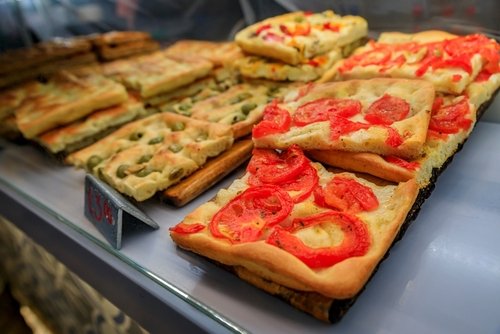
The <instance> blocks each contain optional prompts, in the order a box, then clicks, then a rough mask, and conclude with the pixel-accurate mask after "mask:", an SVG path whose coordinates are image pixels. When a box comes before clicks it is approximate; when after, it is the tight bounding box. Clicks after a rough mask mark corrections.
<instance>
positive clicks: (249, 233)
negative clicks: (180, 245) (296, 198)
mask: <svg viewBox="0 0 500 334" xmlns="http://www.w3.org/2000/svg"><path fill="white" fill-rule="evenodd" d="M292 207H293V202H292V199H291V198H290V196H289V195H288V194H287V193H286V192H285V191H283V190H281V189H280V188H279V187H277V186H274V185H263V186H257V187H250V188H248V189H247V190H245V191H244V192H242V193H241V194H239V195H238V196H236V197H235V198H234V199H233V200H231V201H230V202H229V203H227V204H226V205H225V206H224V207H223V208H221V209H220V210H219V211H218V212H217V213H216V214H215V215H214V217H213V218H212V221H211V222H210V224H209V229H210V232H211V233H212V235H213V236H214V237H216V238H224V239H227V240H229V241H230V242H231V243H243V242H252V241H256V240H258V239H259V238H260V237H261V236H262V233H263V232H264V229H265V228H267V227H271V226H274V225H276V224H278V223H280V222H281V221H283V220H284V219H285V218H286V217H288V215H289V214H290V212H291V211H292Z"/></svg>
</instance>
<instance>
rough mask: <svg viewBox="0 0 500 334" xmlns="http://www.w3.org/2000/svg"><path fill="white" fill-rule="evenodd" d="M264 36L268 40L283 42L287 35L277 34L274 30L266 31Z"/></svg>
mask: <svg viewBox="0 0 500 334" xmlns="http://www.w3.org/2000/svg"><path fill="white" fill-rule="evenodd" d="M262 38H263V39H264V40H265V41H267V42H277V43H281V42H283V41H284V40H285V37H283V36H280V35H278V34H275V33H273V32H272V31H270V32H268V33H266V34H265V35H264V37H262Z"/></svg>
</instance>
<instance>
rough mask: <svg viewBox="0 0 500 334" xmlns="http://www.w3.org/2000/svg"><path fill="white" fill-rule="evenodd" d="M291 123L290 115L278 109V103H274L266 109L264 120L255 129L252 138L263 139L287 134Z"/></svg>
mask: <svg viewBox="0 0 500 334" xmlns="http://www.w3.org/2000/svg"><path fill="white" fill-rule="evenodd" d="M291 123H292V117H291V116H290V113H288V111H286V110H284V109H281V108H280V107H278V102H276V101H274V102H271V103H270V104H268V105H267V106H266V108H265V109H264V118H263V120H262V121H261V122H260V123H258V124H257V125H255V126H254V127H253V129H252V136H253V137H255V138H261V137H264V136H267V135H270V134H275V133H283V132H287V131H288V129H290V125H291Z"/></svg>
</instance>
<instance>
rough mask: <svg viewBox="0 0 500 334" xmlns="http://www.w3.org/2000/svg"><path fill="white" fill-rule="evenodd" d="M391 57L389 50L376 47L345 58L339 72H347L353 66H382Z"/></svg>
mask: <svg viewBox="0 0 500 334" xmlns="http://www.w3.org/2000/svg"><path fill="white" fill-rule="evenodd" d="M391 56H392V52H391V50H389V48H381V47H380V48H379V47H377V48H376V49H374V50H370V51H366V52H363V53H361V54H358V55H354V56H351V57H349V58H347V59H346V60H345V61H344V63H343V64H342V66H341V67H340V68H339V72H340V73H343V72H345V71H349V70H351V69H352V68H354V67H355V66H369V65H383V64H385V63H386V62H388V61H389V60H390V59H391Z"/></svg>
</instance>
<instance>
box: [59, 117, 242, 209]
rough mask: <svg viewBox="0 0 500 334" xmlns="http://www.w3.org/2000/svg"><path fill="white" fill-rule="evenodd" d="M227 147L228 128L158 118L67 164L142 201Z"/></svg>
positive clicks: (114, 135) (124, 130)
mask: <svg viewBox="0 0 500 334" xmlns="http://www.w3.org/2000/svg"><path fill="white" fill-rule="evenodd" d="M232 143H233V135H232V131H231V128H230V127H229V126H226V125H222V124H213V123H207V122H202V121H198V120H194V119H191V118H188V117H185V116H181V115H176V114H173V113H161V114H155V115H152V116H149V117H146V118H144V119H142V120H138V121H135V122H132V123H129V124H127V125H125V126H123V127H121V128H120V129H119V130H117V131H115V132H114V133H112V134H110V135H109V136H107V137H105V138H103V139H102V140H100V141H98V142H96V143H94V144H93V145H91V146H88V147H86V148H84V149H83V150H80V151H78V152H75V153H73V154H71V155H69V156H68V157H67V159H66V161H67V162H68V163H70V164H73V165H75V166H77V167H80V168H85V169H86V170H87V171H89V172H92V173H94V174H96V175H98V176H99V177H101V178H102V179H103V180H105V181H106V182H108V183H109V184H110V185H111V186H113V187H114V188H116V189H117V190H118V191H120V192H122V193H124V194H126V195H128V196H131V197H133V198H134V199H136V200H137V201H143V200H146V199H148V198H150V197H152V196H153V195H154V194H155V193H156V192H157V191H160V190H164V189H166V188H168V187H169V186H170V185H172V184H175V183H177V182H179V180H181V179H182V178H183V177H185V176H187V175H189V174H191V173H192V172H194V171H195V170H197V169H198V168H200V167H201V166H202V165H203V164H204V163H205V161H206V159H207V158H209V157H214V156H217V155H219V154H220V153H222V152H223V151H225V150H226V149H228V148H229V147H231V145H232Z"/></svg>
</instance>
